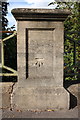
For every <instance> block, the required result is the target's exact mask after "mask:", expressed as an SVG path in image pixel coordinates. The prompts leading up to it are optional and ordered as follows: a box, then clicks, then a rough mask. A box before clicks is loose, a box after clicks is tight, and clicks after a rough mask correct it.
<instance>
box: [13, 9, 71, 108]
mask: <svg viewBox="0 0 80 120" xmlns="http://www.w3.org/2000/svg"><path fill="white" fill-rule="evenodd" d="M12 13H13V15H14V16H15V18H16V19H17V23H18V34H17V58H18V59H17V63H18V83H17V86H15V88H14V91H13V99H12V104H13V107H16V108H22V109H27V110H28V109H43V110H44V109H60V108H69V93H68V92H67V91H66V90H65V89H64V88H63V48H64V47H63V41H64V26H63V21H64V20H65V18H66V17H67V16H68V14H69V11H65V10H44V9H14V10H12Z"/></svg>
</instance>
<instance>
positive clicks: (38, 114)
mask: <svg viewBox="0 0 80 120" xmlns="http://www.w3.org/2000/svg"><path fill="white" fill-rule="evenodd" d="M2 115H3V118H78V108H77V107H75V108H74V109H71V110H55V111H20V110H13V111H10V110H3V114H2Z"/></svg>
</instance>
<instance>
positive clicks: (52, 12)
mask: <svg viewBox="0 0 80 120" xmlns="http://www.w3.org/2000/svg"><path fill="white" fill-rule="evenodd" d="M11 12H12V14H13V15H14V17H15V19H16V20H52V21H64V20H65V19H66V18H67V16H68V15H69V14H70V11H69V10H67V9H65V10H61V9H30V8H15V9H13V10H12V11H11Z"/></svg>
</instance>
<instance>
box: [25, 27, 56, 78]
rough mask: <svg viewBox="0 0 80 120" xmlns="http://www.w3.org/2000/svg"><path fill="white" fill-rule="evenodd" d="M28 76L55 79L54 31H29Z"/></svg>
mask: <svg viewBox="0 0 80 120" xmlns="http://www.w3.org/2000/svg"><path fill="white" fill-rule="evenodd" d="M27 35H28V45H27V46H28V49H27V51H28V52H27V54H28V55H27V56H28V59H27V61H28V62H27V63H28V72H27V74H28V75H27V76H28V77H30V78H32V77H34V78H37V77H39V78H42V77H45V78H48V77H53V45H54V39H53V36H54V35H53V30H46V29H45V30H39V29H35V30H31V29H30V30H28V34H27Z"/></svg>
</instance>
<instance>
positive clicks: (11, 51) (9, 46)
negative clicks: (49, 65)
mask: <svg viewBox="0 0 80 120" xmlns="http://www.w3.org/2000/svg"><path fill="white" fill-rule="evenodd" d="M0 4H1V6H0V8H1V9H0V11H1V14H2V19H1V22H2V30H1V31H2V39H4V38H6V37H8V36H10V35H11V34H12V33H11V32H10V31H15V26H14V25H13V26H12V27H10V28H9V27H8V20H7V18H6V16H7V14H8V5H9V3H8V2H0ZM8 31H9V33H7V32H8ZM16 41H17V38H16V36H14V37H13V38H11V39H9V40H7V41H5V42H4V64H5V66H8V67H11V68H13V69H17V60H16V59H17V53H16V52H17V43H16ZM2 72H3V73H10V71H8V70H6V69H2ZM2 79H3V80H2V81H4V82H5V81H11V82H12V81H15V78H14V77H3V78H2Z"/></svg>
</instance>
